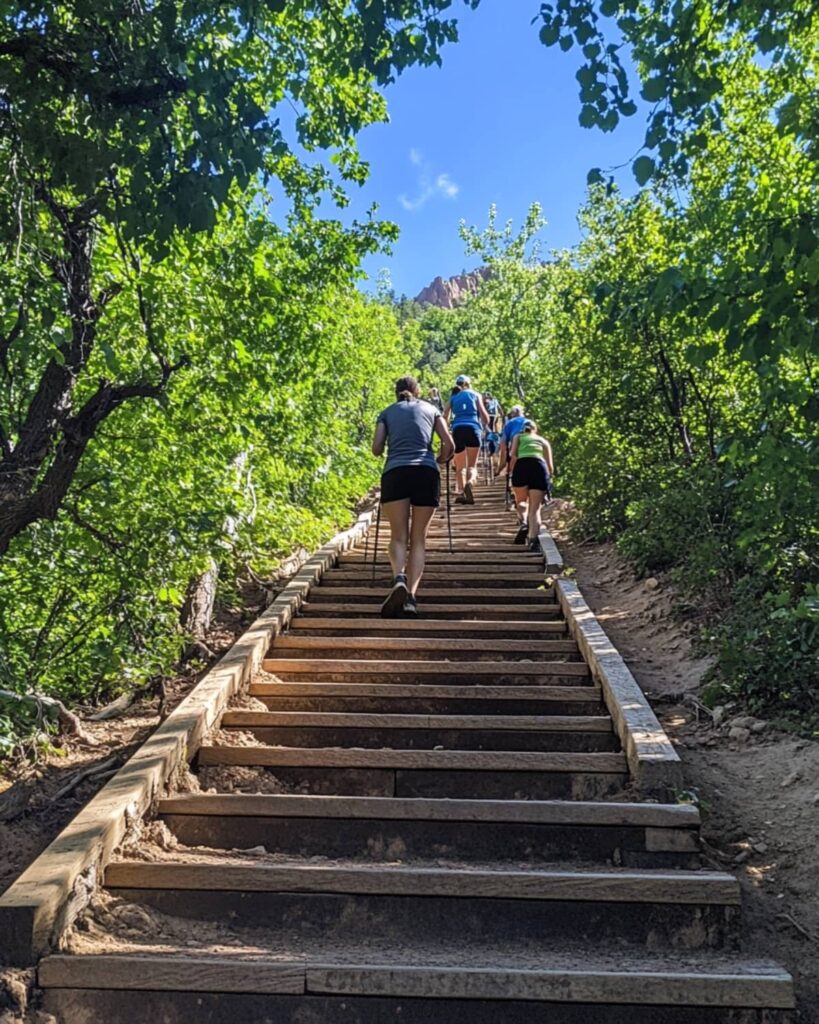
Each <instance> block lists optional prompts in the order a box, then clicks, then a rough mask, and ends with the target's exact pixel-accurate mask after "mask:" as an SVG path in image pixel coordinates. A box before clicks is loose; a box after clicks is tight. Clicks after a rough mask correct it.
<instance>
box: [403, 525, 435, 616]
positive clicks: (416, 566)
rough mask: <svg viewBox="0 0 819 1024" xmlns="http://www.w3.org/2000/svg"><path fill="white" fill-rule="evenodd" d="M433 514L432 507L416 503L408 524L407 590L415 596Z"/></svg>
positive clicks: (424, 559) (425, 554)
mask: <svg viewBox="0 0 819 1024" xmlns="http://www.w3.org/2000/svg"><path fill="white" fill-rule="evenodd" d="M434 514H435V509H434V508H427V507H426V506H418V505H416V506H415V507H414V508H413V510H412V522H411V525H410V551H409V561H408V562H407V586H408V587H409V592H410V593H411V594H412V595H413V596H415V591H416V590H417V589H418V584H419V583H420V582H421V576H422V575H423V572H424V564H425V562H426V556H427V530H429V524H430V523H431V522H432V517H433V515H434Z"/></svg>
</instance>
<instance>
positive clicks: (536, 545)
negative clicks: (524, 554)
mask: <svg viewBox="0 0 819 1024" xmlns="http://www.w3.org/2000/svg"><path fill="white" fill-rule="evenodd" d="M529 550H530V551H535V552H537V554H541V550H540V541H539V540H538V539H537V537H534V538H532V539H530V541H529Z"/></svg>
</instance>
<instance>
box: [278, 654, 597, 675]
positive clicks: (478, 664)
mask: <svg viewBox="0 0 819 1024" xmlns="http://www.w3.org/2000/svg"><path fill="white" fill-rule="evenodd" d="M262 668H263V669H264V670H265V672H272V673H273V674H274V675H275V674H276V673H279V672H286V673H288V674H291V675H292V674H297V675H300V674H302V673H316V672H333V673H343V672H349V673H357V674H358V675H376V674H381V675H383V674H385V673H387V674H391V675H398V674H404V675H406V674H408V673H410V674H415V675H446V674H448V673H452V674H454V673H457V674H458V675H476V676H477V675H481V676H499V675H500V676H504V675H506V676H509V675H517V676H577V677H578V678H585V677H587V676H588V675H589V668H588V665H586V664H585V662H582V661H531V662H530V661H522V662H521V661H458V662H454V661H411V660H403V659H402V660H401V661H399V660H397V659H396V660H395V661H374V660H373V661H368V660H366V659H364V658H361V659H356V658H265V659H264V661H263V662H262Z"/></svg>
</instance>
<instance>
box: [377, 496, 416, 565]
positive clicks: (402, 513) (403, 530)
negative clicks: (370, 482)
mask: <svg viewBox="0 0 819 1024" xmlns="http://www.w3.org/2000/svg"><path fill="white" fill-rule="evenodd" d="M381 507H382V509H383V510H384V515H385V516H386V517H387V522H389V524H390V547H389V551H390V565H391V566H392V574H393V576H397V575H398V574H399V573H400V572H405V571H406V565H407V544H408V543H409V517H410V503H409V498H402V499H401V501H388V502H387V504H386V505H382V506H381Z"/></svg>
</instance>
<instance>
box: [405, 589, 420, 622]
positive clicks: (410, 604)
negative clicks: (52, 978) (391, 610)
mask: <svg viewBox="0 0 819 1024" xmlns="http://www.w3.org/2000/svg"><path fill="white" fill-rule="evenodd" d="M403 611H404V614H405V615H410V616H413V617H414V616H416V615H417V614H418V602H417V600H416V599H415V597H413V595H412V594H410V595H409V596H408V597H407V599H406V601H405V602H404V608H403Z"/></svg>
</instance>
